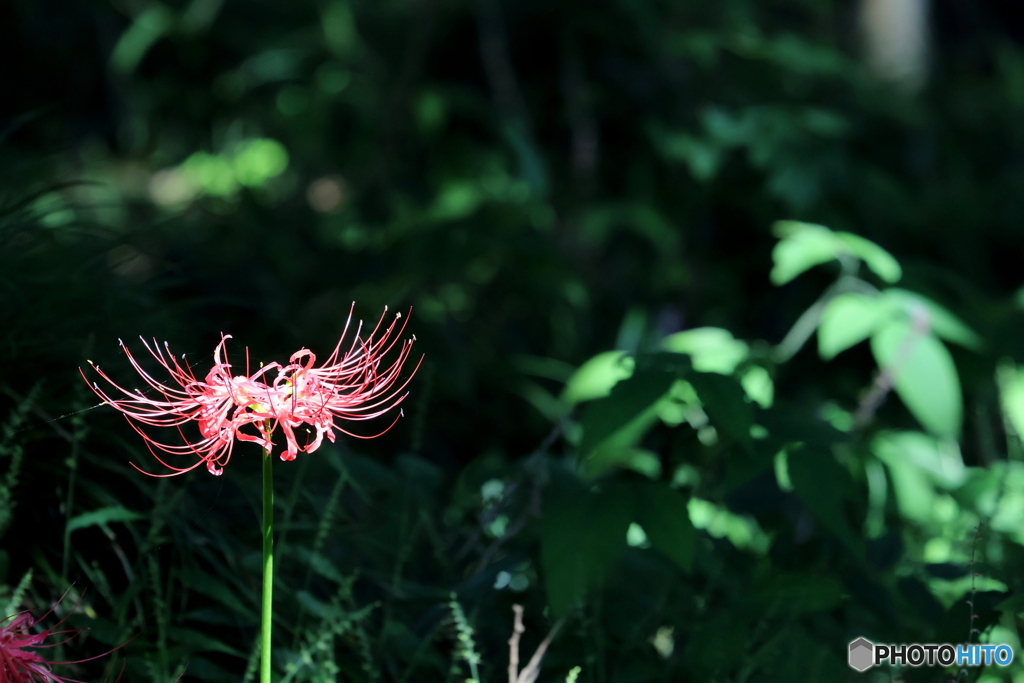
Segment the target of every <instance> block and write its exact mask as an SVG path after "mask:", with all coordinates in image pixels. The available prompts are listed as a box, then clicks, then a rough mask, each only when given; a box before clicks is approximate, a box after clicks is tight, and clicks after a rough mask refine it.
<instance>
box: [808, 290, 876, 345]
mask: <svg viewBox="0 0 1024 683" xmlns="http://www.w3.org/2000/svg"><path fill="white" fill-rule="evenodd" d="M891 313H892V310H891V308H890V306H889V305H888V302H887V301H886V300H885V299H884V298H882V297H873V296H866V295H864V294H840V295H839V296H837V297H835V298H834V299H832V300H831V301H829V302H828V304H827V305H826V306H825V310H824V312H823V313H822V315H821V324H820V325H819V326H818V353H819V355H821V357H822V358H824V359H825V360H829V359H831V358H834V357H835V356H836V354H838V353H841V352H843V351H845V350H846V349H848V348H850V347H851V346H855V345H856V344H859V343H860V342H862V341H864V340H866V339H867V338H868V337H870V336H871V335H872V334H873V333H874V332H875V330H876V329H877V328H878V326H879V325H881V324H882V323H883V322H884V321H885V319H886V317H887V316H889V315H891Z"/></svg>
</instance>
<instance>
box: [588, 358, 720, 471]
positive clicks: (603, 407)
mask: <svg viewBox="0 0 1024 683" xmlns="http://www.w3.org/2000/svg"><path fill="white" fill-rule="evenodd" d="M716 376H717V375H716ZM675 379H676V378H675V375H673V374H672V373H669V372H664V371H661V370H654V369H652V370H645V371H643V372H637V373H636V374H634V375H633V376H632V377H630V378H629V379H625V380H622V381H621V382H619V383H618V384H616V385H615V387H614V388H613V389H612V392H611V394H609V395H608V396H606V397H604V398H601V399H598V400H596V401H593V402H592V403H590V404H589V405H587V407H586V408H585V409H584V410H583V415H582V417H581V418H580V423H581V424H582V425H583V441H582V442H581V443H580V454H581V455H582V456H583V457H586V456H587V455H589V454H590V452H591V451H592V450H593V449H594V448H595V447H596V446H597V445H598V444H600V443H601V442H602V441H604V440H605V439H608V438H610V437H612V436H613V435H615V434H616V432H618V431H620V430H622V429H624V428H627V427H630V426H633V427H634V431H635V430H637V429H639V430H640V431H642V430H643V429H645V428H646V427H645V426H637V424H636V422H635V421H637V420H638V419H639V421H640V422H645V421H647V422H651V423H653V421H654V420H655V419H656V418H657V411H656V404H657V402H658V401H659V400H661V398H662V397H663V396H665V395H666V394H667V393H668V391H669V389H670V388H671V387H672V383H673V382H675Z"/></svg>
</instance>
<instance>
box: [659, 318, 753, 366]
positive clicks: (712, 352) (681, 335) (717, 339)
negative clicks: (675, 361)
mask: <svg viewBox="0 0 1024 683" xmlns="http://www.w3.org/2000/svg"><path fill="white" fill-rule="evenodd" d="M661 346H662V348H663V349H665V350H666V351H671V352H673V353H685V354H688V355H689V356H690V357H691V359H692V360H693V369H694V370H697V371H698V372H718V373H722V374H726V375H727V374H729V373H731V372H732V371H733V370H735V369H736V366H737V365H739V364H740V363H742V362H743V361H745V360H746V359H747V357H748V356H749V355H750V347H748V346H747V344H746V342H742V341H740V340H738V339H734V338H733V336H732V333H730V332H729V331H728V330H723V329H722V328H720V327H698V328H695V329H692V330H685V331H683V332H676V333H675V334H670V335H669V336H667V337H665V339H664V340H662V342H661Z"/></svg>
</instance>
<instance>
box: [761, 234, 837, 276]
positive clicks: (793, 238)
mask: <svg viewBox="0 0 1024 683" xmlns="http://www.w3.org/2000/svg"><path fill="white" fill-rule="evenodd" d="M775 235H776V236H777V237H780V238H781V240H780V241H779V243H778V244H776V245H775V249H773V250H772V261H773V263H774V264H775V265H774V266H773V267H772V272H771V275H770V277H771V281H772V283H773V284H775V285H784V284H786V283H787V282H789V281H790V280H792V279H793V278H795V277H796V276H798V275H800V274H801V273H803V272H804V271H807V270H809V269H811V268H813V267H814V266H817V265H820V264H822V263H828V262H829V261H831V260H832V259H834V258H835V257H836V246H837V245H836V238H835V234H834V233H833V232H832V231H831V230H829V229H828V228H826V227H825V226H823V225H813V224H811V223H800V222H797V221H779V222H777V223H776V224H775Z"/></svg>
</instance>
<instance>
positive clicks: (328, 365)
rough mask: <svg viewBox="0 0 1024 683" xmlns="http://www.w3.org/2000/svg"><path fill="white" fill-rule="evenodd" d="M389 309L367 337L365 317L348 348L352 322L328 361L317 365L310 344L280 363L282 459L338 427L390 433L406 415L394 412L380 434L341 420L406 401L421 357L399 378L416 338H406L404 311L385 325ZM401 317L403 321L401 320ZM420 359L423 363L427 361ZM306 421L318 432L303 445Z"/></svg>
mask: <svg viewBox="0 0 1024 683" xmlns="http://www.w3.org/2000/svg"><path fill="white" fill-rule="evenodd" d="M386 315H387V308H385V309H384V313H383V314H382V315H381V317H380V320H378V321H377V325H376V326H375V327H374V328H373V331H371V332H370V333H369V334H368V335H367V336H366V337H365V338H363V336H362V331H363V327H362V322H360V323H359V326H358V327H357V329H356V332H355V336H354V338H353V339H352V342H351V343H350V344H349V345H348V348H347V349H346V350H345V351H344V352H343V351H342V347H343V345H344V343H345V337H346V336H347V334H348V329H349V326H350V323H351V321H352V313H351V311H350V312H349V318H348V321H347V322H346V323H345V329H344V331H343V332H342V335H341V339H339V340H338V344H337V345H336V346H335V347H334V351H333V353H331V355H330V356H329V357H328V358H327V360H326V361H325V362H324V364H323V365H321V366H320V367H314V365H315V363H316V355H315V354H314V353H313V352H312V351H310V350H309V349H305V348H304V349H300V350H298V351H296V352H295V353H293V354H292V356H291V358H290V359H289V363H288V365H285V366H283V367H279V368H278V371H277V378H276V379H275V380H274V389H275V391H274V392H272V394H271V395H272V396H275V397H278V399H279V402H278V403H277V404H276V405H275V406H274V407H273V408H274V412H273V414H272V417H273V419H274V420H276V423H277V425H279V426H280V427H281V431H282V432H283V433H284V435H285V440H286V442H287V448H286V450H285V452H284V453H282V454H281V459H282V460H294V459H295V456H296V454H297V453H299V452H305V453H312V452H313V451H315V450H316V449H317V448H319V447H320V444H321V443H323V438H324V436H326V437H327V439H328V440H329V441H331V442H332V443H333V442H334V440H335V435H334V431H335V430H338V431H340V432H341V433H342V434H347V435H348V436H353V437H356V438H360V439H372V438H376V437H378V436H380V435H381V434H384V433H385V432H387V431H388V430H389V429H391V427H393V426H394V425H395V422H397V421H398V419H399V418H400V417H401V415H402V414H401V412H399V414H398V415H396V416H395V419H394V420H392V422H391V424H390V425H388V426H387V428H385V429H384V430H383V431H381V432H380V433H378V434H373V435H370V436H363V435H361V434H355V433H353V432H350V431H348V430H346V429H343V428H342V427H339V426H338V423H337V420H342V421H345V420H370V419H373V418H375V417H379V416H381V415H383V414H384V413H386V412H388V411H389V410H391V409H392V408H394V407H396V406H397V405H398V404H399V403H401V402H402V401H403V400H404V399H405V397H406V396H408V392H405V393H403V391H404V390H405V387H406V386H407V385H408V384H409V381H410V380H411V379H412V376H413V375H414V374H415V373H416V370H418V369H419V362H418V363H417V364H416V367H415V368H413V371H412V373H410V374H409V376H408V377H406V379H405V381H403V382H401V383H399V380H400V378H401V377H400V373H401V370H402V366H403V365H404V364H405V362H406V360H408V358H409V354H410V353H411V352H412V345H413V342H415V340H416V338H415V337H413V338H412V339H404V340H403V339H401V337H402V333H403V332H404V331H405V325H406V321H405V320H402V314H401V313H399V314H397V315H396V316H395V318H394V319H393V320H392V321H391V324H390V325H388V326H387V327H386V328H384V327H383V323H384V318H385V316H386ZM399 321H401V324H400V325H399ZM396 345H399V347H398V354H397V356H396V357H395V358H394V360H393V361H391V363H390V364H387V365H385V364H384V358H385V356H387V355H388V354H389V353H390V352H391V351H392V349H394V348H395V346H396ZM422 360H423V359H422V358H420V362H422ZM303 424H305V425H308V426H309V427H312V428H313V430H315V435H314V436H313V437H312V440H310V441H307V443H306V444H305V445H299V443H298V440H297V439H296V437H295V429H296V428H297V427H300V426H302V425H303Z"/></svg>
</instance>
